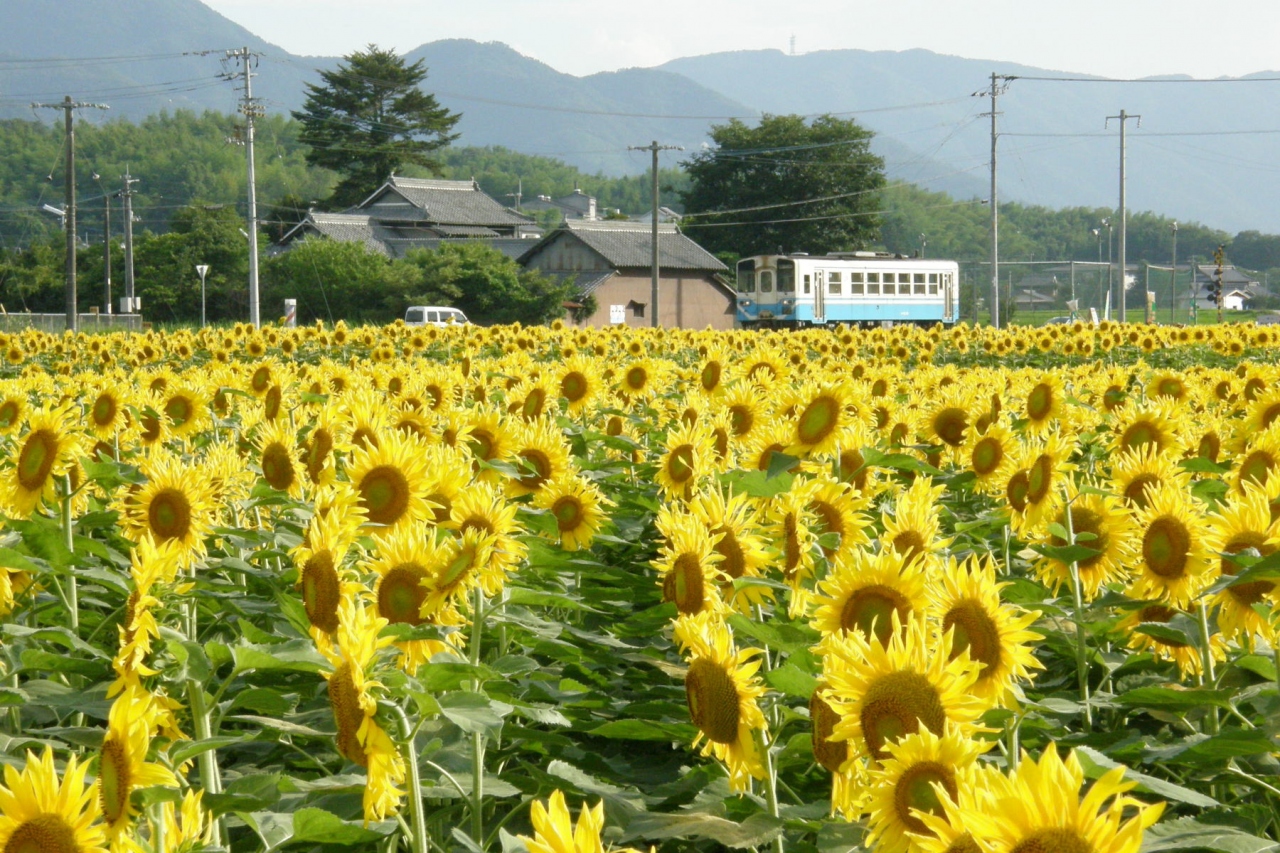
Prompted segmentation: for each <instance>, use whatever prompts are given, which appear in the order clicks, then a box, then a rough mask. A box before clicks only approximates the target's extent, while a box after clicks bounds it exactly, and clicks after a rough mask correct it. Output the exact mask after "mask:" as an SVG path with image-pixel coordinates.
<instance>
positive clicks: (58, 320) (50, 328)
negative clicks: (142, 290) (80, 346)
mask: <svg viewBox="0 0 1280 853" xmlns="http://www.w3.org/2000/svg"><path fill="white" fill-rule="evenodd" d="M66 328H67V315H66V314H28V313H21V314H0V332H20V331H22V330H24V329H39V330H40V331H42V332H53V333H55V334H56V333H58V332H62V331H65V330H66ZM80 331H82V332H88V333H95V332H140V331H142V315H141V314H81V315H80Z"/></svg>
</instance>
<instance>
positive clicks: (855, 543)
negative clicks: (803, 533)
mask: <svg viewBox="0 0 1280 853" xmlns="http://www.w3.org/2000/svg"><path fill="white" fill-rule="evenodd" d="M801 488H803V489H804V490H805V492H806V493H807V494H808V495H809V509H810V510H811V511H812V512H813V517H814V522H815V523H814V532H815V533H817V534H818V546H819V547H820V548H821V549H822V555H823V556H824V557H826V558H827V562H828V563H839V562H841V561H843V560H848V559H849V558H850V557H851V556H852V554H853V552H854V551H855V550H856V549H858V548H859V547H862V546H865V545H869V544H870V543H871V540H870V538H869V537H868V536H867V533H866V529H867V527H869V526H870V524H871V520H870V519H869V518H867V517H866V516H865V515H863V514H862V513H861V512H859V511H858V510H860V509H862V508H863V507H865V506H866V505H867V500H866V499H865V498H864V497H863V496H862V495H861V494H860V493H859V492H858V490H857V489H855V488H854V487H853V486H852V485H851V484H849V483H842V482H841V481H839V480H837V479H835V478H833V477H832V476H831V475H830V474H829V473H827V472H826V471H823V472H821V473H820V474H819V475H818V476H817V477H815V478H814V479H812V480H810V481H809V482H808V483H807V484H805V485H804V486H802V487H801ZM832 539H834V540H835V541H834V542H832V541H831V540H832Z"/></svg>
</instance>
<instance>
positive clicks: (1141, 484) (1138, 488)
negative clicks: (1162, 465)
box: [1124, 474, 1160, 509]
mask: <svg viewBox="0 0 1280 853" xmlns="http://www.w3.org/2000/svg"><path fill="white" fill-rule="evenodd" d="M1158 485H1160V478H1159V477H1157V476H1156V475H1155V474H1139V475H1138V476H1136V477H1134V478H1133V481H1132V482H1131V483H1129V485H1127V486H1125V489H1124V496H1125V499H1126V500H1128V501H1129V502H1130V503H1132V504H1133V505H1134V506H1136V507H1137V508H1138V509H1146V508H1147V489H1148V488H1150V487H1153V486H1158Z"/></svg>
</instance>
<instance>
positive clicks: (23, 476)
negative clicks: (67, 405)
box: [17, 429, 58, 492]
mask: <svg viewBox="0 0 1280 853" xmlns="http://www.w3.org/2000/svg"><path fill="white" fill-rule="evenodd" d="M57 458H58V436H57V435H55V434H54V432H53V430H49V429H38V430H36V431H35V432H33V433H31V434H30V435H28V436H27V440H26V441H25V442H23V445H22V451H21V452H20V453H19V454H18V465H17V473H18V483H19V484H20V485H21V486H22V488H24V489H26V490H27V491H29V492H38V491H40V490H42V489H43V488H44V487H45V484H46V483H47V482H48V481H49V475H50V473H52V472H53V463H54V462H55V461H56V460H57Z"/></svg>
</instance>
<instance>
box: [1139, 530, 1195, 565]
mask: <svg viewBox="0 0 1280 853" xmlns="http://www.w3.org/2000/svg"><path fill="white" fill-rule="evenodd" d="M1190 553H1191V533H1190V531H1188V530H1187V527H1186V525H1185V524H1183V523H1182V522H1181V521H1180V520H1178V519H1177V518H1175V517H1173V516H1171V515H1162V516H1160V517H1159V518H1157V519H1155V520H1154V521H1152V522H1151V524H1149V525H1148V526H1147V532H1146V533H1145V534H1144V535H1143V537H1142V558H1143V560H1145V561H1146V564H1147V568H1148V569H1150V570H1151V572H1152V574H1155V575H1158V576H1159V577H1162V578H1164V579H1166V580H1177V579H1178V578H1181V577H1182V576H1183V575H1185V574H1186V569H1187V557H1188V555H1189V554H1190Z"/></svg>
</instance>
